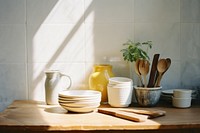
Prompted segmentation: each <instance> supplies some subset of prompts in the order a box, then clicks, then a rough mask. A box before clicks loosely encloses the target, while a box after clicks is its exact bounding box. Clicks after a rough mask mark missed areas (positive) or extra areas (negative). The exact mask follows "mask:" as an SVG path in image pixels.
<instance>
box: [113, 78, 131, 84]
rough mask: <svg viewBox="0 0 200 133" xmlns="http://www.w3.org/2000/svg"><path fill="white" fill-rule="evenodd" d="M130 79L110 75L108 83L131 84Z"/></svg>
mask: <svg viewBox="0 0 200 133" xmlns="http://www.w3.org/2000/svg"><path fill="white" fill-rule="evenodd" d="M132 82H133V81H132V79H130V78H125V77H112V78H109V84H132Z"/></svg>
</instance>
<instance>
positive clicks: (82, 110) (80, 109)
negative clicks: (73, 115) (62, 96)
mask: <svg viewBox="0 0 200 133" xmlns="http://www.w3.org/2000/svg"><path fill="white" fill-rule="evenodd" d="M99 105H100V104H99ZM99 105H97V106H87V107H78V108H77V107H69V106H64V105H62V107H63V108H64V109H66V110H69V111H72V112H77V113H87V112H92V111H94V110H95V109H96V108H97V107H98V106H99Z"/></svg>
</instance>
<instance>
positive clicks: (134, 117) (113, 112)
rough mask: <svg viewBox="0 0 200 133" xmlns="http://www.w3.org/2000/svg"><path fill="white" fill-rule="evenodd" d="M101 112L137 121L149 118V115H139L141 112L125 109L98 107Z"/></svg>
mask: <svg viewBox="0 0 200 133" xmlns="http://www.w3.org/2000/svg"><path fill="white" fill-rule="evenodd" d="M98 112H99V113H103V114H107V115H111V116H115V117H118V118H122V119H126V120H131V121H135V122H144V121H146V120H147V118H148V116H145V115H139V114H134V113H130V112H125V111H119V110H113V109H101V108H99V109H98Z"/></svg>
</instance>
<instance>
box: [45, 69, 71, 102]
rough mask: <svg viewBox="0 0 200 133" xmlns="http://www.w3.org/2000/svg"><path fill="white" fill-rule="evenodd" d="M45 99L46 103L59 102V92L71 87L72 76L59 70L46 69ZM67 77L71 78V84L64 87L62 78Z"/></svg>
mask: <svg viewBox="0 0 200 133" xmlns="http://www.w3.org/2000/svg"><path fill="white" fill-rule="evenodd" d="M45 74H46V80H45V100H46V104H49V105H50V104H58V93H59V92H60V91H62V90H66V89H69V88H70V87H71V84H72V81H71V78H70V76H68V75H65V74H62V73H61V72H60V71H58V70H47V71H45ZM62 77H67V78H68V79H69V81H68V82H69V86H68V87H66V88H63V87H62V82H60V81H61V78H62Z"/></svg>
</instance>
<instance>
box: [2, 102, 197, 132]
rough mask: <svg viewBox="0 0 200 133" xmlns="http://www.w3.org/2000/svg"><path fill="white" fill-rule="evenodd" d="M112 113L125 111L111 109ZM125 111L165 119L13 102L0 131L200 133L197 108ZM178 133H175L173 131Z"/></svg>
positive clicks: (3, 119)
mask: <svg viewBox="0 0 200 133" xmlns="http://www.w3.org/2000/svg"><path fill="white" fill-rule="evenodd" d="M99 108H100V109H101V108H102V109H106V108H107V109H109V108H111V107H110V106H109V105H102V106H100V107H99ZM113 109H114V110H119V109H126V108H113ZM128 109H130V110H131V109H143V110H147V111H148V110H149V111H153V110H163V111H165V112H166V115H165V116H162V117H157V118H154V119H147V120H146V121H144V122H134V121H130V120H125V119H121V118H117V117H113V116H110V115H105V114H102V113H98V111H97V110H95V111H93V112H90V113H72V112H67V110H65V109H63V108H62V107H60V106H59V105H53V106H50V105H46V104H45V103H44V102H37V101H23V100H22V101H14V102H13V103H12V104H11V105H10V106H9V107H8V108H7V109H6V110H4V111H3V112H1V113H0V132H2V133H3V131H14V132H17V131H19V132H21V131H27V132H34V131H41V132H46V131H71V132H75V131H77V132H78V131H99V132H100V131H102V132H103V131H108V130H109V131H121V130H125V131H129V130H130V131H131V130H135V131H143V130H145V131H146V130H149V132H150V131H160V130H162V132H163V130H164V129H166V130H173V131H174V130H178V131H181V130H183V131H191V130H192V131H195V132H196V131H197V132H199V131H200V106H195V107H194V106H192V107H191V108H187V109H178V108H173V107H171V106H163V107H160V106H159V107H153V108H141V107H129V108H128ZM176 133H177V131H176Z"/></svg>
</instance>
